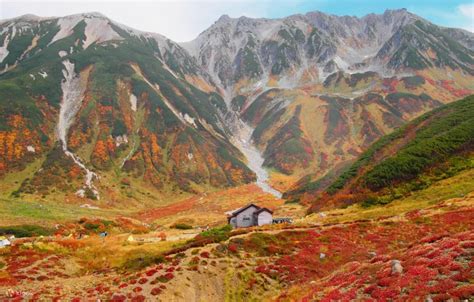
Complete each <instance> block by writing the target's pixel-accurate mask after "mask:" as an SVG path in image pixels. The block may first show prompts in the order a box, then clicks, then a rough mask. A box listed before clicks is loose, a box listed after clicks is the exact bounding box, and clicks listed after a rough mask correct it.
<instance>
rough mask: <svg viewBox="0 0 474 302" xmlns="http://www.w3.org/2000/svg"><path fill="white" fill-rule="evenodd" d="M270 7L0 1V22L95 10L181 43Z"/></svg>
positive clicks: (224, 1)
mask: <svg viewBox="0 0 474 302" xmlns="http://www.w3.org/2000/svg"><path fill="white" fill-rule="evenodd" d="M270 5H272V2H270V0H261V1H253V0H159V1H151V0H139V1H121V0H118V1H117V0H101V1H93V0H82V1H79V0H69V1H68V0H63V1H48V0H46V1H41V0H15V1H12V0H0V19H6V18H12V17H16V16H19V15H24V14H35V15H38V16H45V17H46V16H65V15H70V14H77V13H83V12H92V11H98V12H101V13H103V14H104V15H106V16H107V17H109V18H111V19H113V20H115V21H117V22H120V23H123V24H125V25H128V26H131V27H133V28H136V29H139V30H144V31H150V32H157V33H160V34H163V35H165V36H167V37H168V38H170V39H172V40H175V41H178V42H181V41H189V40H192V39H194V38H195V37H196V36H197V35H198V34H199V33H200V32H202V31H203V30H205V29H206V28H208V27H209V26H210V25H211V24H212V23H214V22H215V21H216V20H217V19H218V18H219V17H220V16H221V15H223V14H228V15H229V16H231V17H240V16H243V15H245V16H248V17H267V16H268V7H269V6H270ZM273 5H274V4H273Z"/></svg>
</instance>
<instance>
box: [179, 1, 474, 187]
mask: <svg viewBox="0 0 474 302" xmlns="http://www.w3.org/2000/svg"><path fill="white" fill-rule="evenodd" d="M473 41H474V35H473V34H472V33H470V32H467V31H464V30H458V29H448V28H443V27H439V26H436V25H434V24H432V23H430V22H429V21H427V20H424V19H422V18H420V17H418V16H416V15H414V14H412V13H410V12H408V11H407V10H405V9H400V10H387V11H386V12H385V13H383V14H380V15H376V14H369V15H367V16H364V17H362V18H357V17H350V16H334V15H327V14H324V13H321V12H310V13H307V14H304V15H294V16H289V17H286V18H282V19H251V18H247V17H241V18H230V17H228V16H222V17H221V18H220V19H219V20H217V21H216V22H215V23H214V24H213V25H212V26H211V27H210V28H209V29H207V30H205V31H204V32H202V33H201V34H200V35H199V36H198V37H197V38H196V39H195V40H193V41H191V42H187V43H182V44H181V45H182V46H183V47H184V48H185V49H187V50H188V51H189V53H190V54H191V55H192V56H193V57H194V58H196V60H197V62H198V64H199V65H201V66H202V67H203V68H204V70H206V71H207V73H208V74H209V76H210V78H211V79H212V81H213V82H214V83H216V85H217V87H219V88H220V90H221V93H222V95H223V97H224V99H225V100H226V102H227V103H228V104H229V107H230V108H231V109H232V110H234V111H235V112H236V114H237V115H239V117H240V118H241V119H242V120H243V121H245V122H246V123H248V124H249V125H250V126H251V127H253V128H255V131H254V132H253V135H252V139H253V140H254V141H255V143H256V145H257V146H258V148H259V149H260V150H262V153H263V156H264V166H266V167H267V168H270V169H271V170H272V171H273V172H272V175H271V183H272V185H274V186H275V187H277V188H279V189H280V190H283V191H284V190H287V189H290V188H291V187H292V185H293V184H295V183H296V185H297V186H299V184H301V183H306V182H308V181H310V180H314V179H318V178H320V177H322V176H324V175H326V174H327V173H335V174H337V171H339V170H340V169H341V168H342V167H343V166H344V165H347V164H349V163H350V162H351V161H352V160H354V158H355V157H356V156H357V155H359V154H360V153H361V152H362V151H364V150H365V149H366V148H367V147H368V146H369V145H370V144H371V143H372V142H374V141H375V140H376V139H377V138H379V137H381V136H382V135H384V134H387V133H389V132H391V131H393V129H395V128H397V127H399V126H401V125H402V124H404V123H406V122H407V121H409V120H411V119H413V118H415V117H416V116H418V115H420V114H422V113H424V112H426V111H429V110H431V109H433V108H436V107H437V106H440V105H441V104H443V103H447V102H450V101H453V100H456V99H458V98H460V97H463V96H466V95H469V94H470V93H472V91H473V89H474V86H473V85H472V79H473V75H474V70H473V66H474V65H473V62H474V61H473V60H474V51H473V50H474V48H473ZM315 171H316V172H315Z"/></svg>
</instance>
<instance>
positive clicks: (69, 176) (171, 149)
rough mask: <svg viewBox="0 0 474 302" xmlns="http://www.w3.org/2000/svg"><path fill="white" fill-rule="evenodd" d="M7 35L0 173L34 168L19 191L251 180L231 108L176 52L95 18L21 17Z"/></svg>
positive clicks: (1, 61) (1, 65) (117, 191)
mask: <svg viewBox="0 0 474 302" xmlns="http://www.w3.org/2000/svg"><path fill="white" fill-rule="evenodd" d="M0 32H1V38H0V40H1V41H2V42H3V45H2V51H1V54H2V56H1V58H0V69H1V70H3V72H2V74H1V75H0V95H1V96H0V120H1V121H2V122H1V123H0V130H1V131H0V142H1V143H0V146H1V147H2V148H1V149H0V154H1V156H0V158H1V160H0V172H1V173H2V174H5V173H9V172H12V171H13V172H15V171H21V170H23V169H25V168H27V167H29V166H32V165H35V166H36V169H35V170H34V171H31V175H28V177H26V178H23V179H20V180H19V181H20V182H21V185H20V186H19V188H17V190H15V192H14V194H15V195H20V194H37V195H42V196H45V195H48V194H55V193H56V194H57V193H60V194H62V193H70V192H76V194H77V195H79V196H87V197H89V198H99V197H100V195H101V194H102V193H103V194H105V195H107V196H120V197H123V198H127V196H128V197H131V195H133V194H136V193H133V192H130V189H129V187H142V188H147V189H146V191H145V192H148V193H145V192H144V193H143V194H148V195H150V190H152V191H151V192H153V189H155V190H159V191H163V192H166V191H170V192H175V191H176V190H178V191H187V192H195V191H196V190H200V188H201V189H202V188H205V187H207V186H211V187H225V186H234V185H237V184H242V183H247V182H251V181H253V180H254V179H255V177H254V175H253V174H252V173H251V171H250V170H249V169H248V168H247V167H246V165H245V164H244V157H243V155H242V154H241V153H240V152H239V150H238V149H237V148H235V147H234V146H233V145H232V144H231V142H230V140H229V134H228V132H229V131H228V129H227V128H226V126H225V123H224V122H223V118H222V117H223V116H224V115H225V114H226V110H227V109H226V107H225V104H224V101H223V100H222V98H221V96H220V95H219V94H217V93H215V92H214V91H213V89H212V87H211V86H210V84H209V82H208V81H207V79H206V76H205V75H202V74H201V72H200V69H199V66H198V65H196V62H195V60H194V59H193V58H192V57H190V56H189V55H188V53H187V52H186V51H185V50H184V49H183V48H182V47H180V46H179V45H178V44H176V43H174V42H172V41H170V40H169V39H166V38H165V37H163V36H161V35H157V34H151V33H145V32H140V31H137V30H134V29H131V28H128V27H126V26H123V25H121V24H118V23H116V22H114V21H112V20H110V19H108V18H106V17H105V16H103V15H101V14H98V13H88V14H80V15H72V16H67V17H64V18H39V17H32V16H23V17H19V18H16V19H12V20H6V21H2V23H1V24H0ZM83 179H84V180H83ZM114 187H115V188H114ZM117 187H119V188H117ZM135 190H136V189H135ZM144 190H145V189H144ZM116 198H117V199H119V197H116ZM133 198H138V197H136V196H133Z"/></svg>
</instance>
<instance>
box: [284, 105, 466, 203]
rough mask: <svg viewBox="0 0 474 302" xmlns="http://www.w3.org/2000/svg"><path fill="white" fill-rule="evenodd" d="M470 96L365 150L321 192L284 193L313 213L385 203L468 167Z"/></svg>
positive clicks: (309, 188)
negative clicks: (351, 205) (352, 204)
mask: <svg viewBox="0 0 474 302" xmlns="http://www.w3.org/2000/svg"><path fill="white" fill-rule="evenodd" d="M473 138H474V96H469V97H467V98H465V99H462V100H459V101H456V102H453V103H451V104H449V105H445V106H442V107H440V108H438V109H435V110H433V111H431V112H429V113H427V114H424V115H422V116H421V117H419V118H417V119H415V120H414V121H412V122H410V123H408V124H407V125H405V126H403V127H401V128H400V129H398V130H396V131H394V132H393V133H392V134H390V135H387V136H384V137H382V138H381V139H380V140H378V141H377V142H375V143H374V144H373V145H372V146H370V148H368V149H367V151H365V152H364V153H363V154H362V155H361V156H360V157H359V158H358V160H357V161H355V162H354V164H353V165H352V166H351V167H350V168H348V169H346V171H345V172H344V173H342V174H341V176H339V177H338V178H337V179H336V180H335V181H334V182H332V184H331V185H329V186H327V189H326V190H325V192H323V193H322V194H320V193H319V194H318V192H321V191H322V190H323V189H324V183H323V182H322V181H319V182H314V183H309V184H307V185H306V186H305V187H303V188H302V189H300V190H297V191H294V192H291V193H289V195H290V196H293V197H297V196H300V198H301V199H302V200H305V201H307V202H310V203H312V209H313V210H314V211H316V210H318V209H321V208H326V207H331V206H344V205H346V206H347V205H348V204H351V203H356V202H361V203H363V204H364V205H373V204H376V203H380V204H385V203H388V202H391V201H392V200H395V199H398V198H401V197H404V196H405V197H406V196H408V195H409V194H411V192H413V191H417V190H420V189H423V188H426V187H429V186H430V185H432V184H433V183H436V182H438V181H440V180H442V179H445V178H449V177H452V176H454V175H456V174H458V173H460V171H463V170H468V169H472V168H473V147H474V144H473V143H474V141H473Z"/></svg>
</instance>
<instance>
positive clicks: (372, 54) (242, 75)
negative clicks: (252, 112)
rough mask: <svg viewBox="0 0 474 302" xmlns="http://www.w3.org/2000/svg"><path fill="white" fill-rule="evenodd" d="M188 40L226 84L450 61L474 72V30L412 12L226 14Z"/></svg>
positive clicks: (284, 82) (292, 80) (292, 81)
mask: <svg viewBox="0 0 474 302" xmlns="http://www.w3.org/2000/svg"><path fill="white" fill-rule="evenodd" d="M430 33H434V34H430ZM448 40H449V41H448ZM181 45H182V46H183V47H184V48H185V49H186V50H188V51H189V53H190V54H191V55H192V56H193V57H194V58H196V60H197V62H198V64H199V65H201V66H202V67H203V68H204V69H205V70H206V71H207V72H208V73H209V75H210V76H211V78H212V79H213V80H214V82H215V83H217V84H220V85H221V86H222V87H223V88H229V87H233V85H235V84H236V83H238V82H239V81H240V80H242V79H250V80H251V81H252V80H253V81H254V82H258V81H262V80H265V79H267V78H268V77H270V76H272V77H276V78H278V79H279V80H280V83H279V85H280V87H284V86H288V85H289V86H295V85H297V83H300V82H301V81H302V80H303V78H304V76H305V75H307V74H308V73H309V74H314V75H315V76H314V77H312V78H311V79H310V80H313V81H322V80H324V79H325V78H326V77H327V76H328V75H329V74H331V73H333V72H337V71H344V72H349V73H355V72H365V71H376V72H379V73H382V74H387V75H393V74H395V73H396V72H399V71H402V70H405V69H410V68H411V69H416V68H421V67H424V66H427V67H430V66H434V65H436V66H443V65H447V66H452V67H458V68H464V69H466V70H467V71H468V72H470V71H472V64H473V62H474V61H473V60H474V53H473V49H474V48H473V46H474V35H473V34H472V33H469V32H467V31H464V30H460V29H459V30H458V29H447V28H442V27H438V26H436V25H434V24H431V23H430V22H428V21H427V20H424V19H422V18H420V17H418V16H416V15H414V14H412V13H410V12H408V11H407V10H406V9H400V10H387V11H386V12H385V13H383V14H369V15H366V16H364V17H362V18H358V17H352V16H335V15H328V14H324V13H322V12H310V13H307V14H305V15H293V16H289V17H286V18H282V19H251V18H247V17H241V18H237V19H235V18H230V17H228V16H222V17H221V18H220V19H219V20H218V21H216V22H215V23H214V24H213V25H212V26H211V27H210V28H208V29H207V30H205V31H204V32H203V33H201V34H200V35H199V36H198V37H197V38H196V39H195V40H193V41H190V42H187V43H182V44H181ZM418 48H420V50H422V51H428V50H429V49H437V50H438V49H441V50H439V51H441V52H443V53H440V56H441V57H443V58H447V59H445V60H444V61H442V60H441V59H433V58H427V57H426V55H425V54H424V53H422V52H420V51H418V50H417V49H418ZM462 53H464V54H467V57H466V56H464V55H463V54H462ZM431 61H434V62H431ZM436 61H438V62H436ZM304 80H308V79H306V78H305V79H304Z"/></svg>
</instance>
